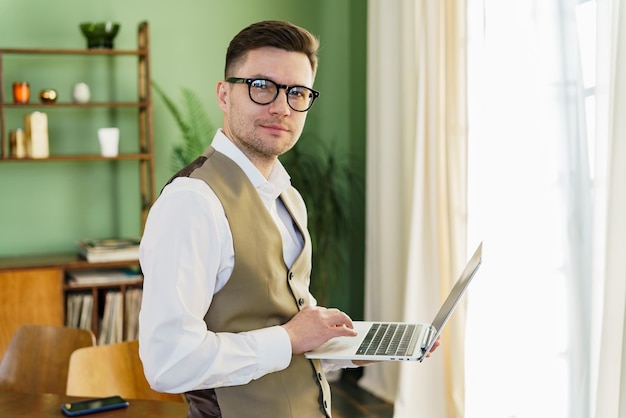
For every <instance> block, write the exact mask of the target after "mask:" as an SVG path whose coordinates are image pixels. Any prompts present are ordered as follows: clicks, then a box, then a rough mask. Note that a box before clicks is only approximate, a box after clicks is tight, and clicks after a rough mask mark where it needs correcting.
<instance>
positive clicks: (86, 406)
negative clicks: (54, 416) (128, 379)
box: [61, 396, 128, 417]
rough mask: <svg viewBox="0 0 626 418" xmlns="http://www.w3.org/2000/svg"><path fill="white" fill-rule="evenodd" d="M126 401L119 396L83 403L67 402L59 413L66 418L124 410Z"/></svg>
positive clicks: (88, 400)
mask: <svg viewBox="0 0 626 418" xmlns="http://www.w3.org/2000/svg"><path fill="white" fill-rule="evenodd" d="M127 406H128V401H127V400H126V399H124V398H122V397H121V396H108V397H106V398H94V399H86V400H84V401H75V402H68V403H64V404H63V405H61V411H63V413H64V414H65V415H67V416H68V417H77V416H80V415H87V414H93V413H96V412H102V411H109V410H111V409H119V408H125V407H127Z"/></svg>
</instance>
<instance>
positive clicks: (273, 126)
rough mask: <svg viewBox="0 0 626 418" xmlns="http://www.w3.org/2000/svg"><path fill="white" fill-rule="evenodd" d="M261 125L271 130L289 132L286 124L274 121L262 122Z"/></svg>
mask: <svg viewBox="0 0 626 418" xmlns="http://www.w3.org/2000/svg"><path fill="white" fill-rule="evenodd" d="M261 127H262V128H264V129H268V130H270V131H281V132H289V129H288V128H287V127H286V126H283V125H279V124H274V123H268V124H261Z"/></svg>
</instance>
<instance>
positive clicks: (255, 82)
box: [226, 77, 320, 112]
mask: <svg viewBox="0 0 626 418" xmlns="http://www.w3.org/2000/svg"><path fill="white" fill-rule="evenodd" d="M226 81H227V82H229V83H246V84H247V85H248V94H249V95H250V100H252V101H253V102H254V103H256V104H260V105H268V104H270V103H272V102H273V101H274V100H276V98H277V97H278V92H279V91H280V89H285V92H286V93H287V104H288V105H289V107H290V108H292V109H293V110H295V111H296V112H306V111H307V110H309V109H310V108H311V106H313V102H314V101H315V99H317V98H318V97H319V95H320V93H319V92H318V91H315V90H313V89H310V88H308V87H304V86H287V85H285V84H278V83H276V82H274V81H272V80H268V79H265V78H239V77H230V78H227V79H226Z"/></svg>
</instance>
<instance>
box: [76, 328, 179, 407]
mask: <svg viewBox="0 0 626 418" xmlns="http://www.w3.org/2000/svg"><path fill="white" fill-rule="evenodd" d="M66 394H67V395H68V396H86V397H92V396H93V397H100V396H111V395H120V396H121V397H123V398H127V399H152V400H161V401H170V402H172V401H173V402H185V397H184V396H183V395H182V394H171V393H161V392H157V391H155V390H153V389H152V388H151V387H150V385H149V383H148V381H147V380H146V377H145V376H144V374H143V365H142V364H141V360H140V358H139V342H138V341H137V340H133V341H125V342H121V343H115V344H106V345H99V346H96V347H86V348H81V349H78V350H76V351H74V353H72V356H71V357H70V367H69V372H68V376H67V391H66Z"/></svg>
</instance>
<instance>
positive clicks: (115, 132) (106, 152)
mask: <svg viewBox="0 0 626 418" xmlns="http://www.w3.org/2000/svg"><path fill="white" fill-rule="evenodd" d="M98 140H99V141H100V153H101V154H102V156H103V157H117V155H118V152H119V151H118V149H119V143H120V128H100V129H98Z"/></svg>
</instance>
